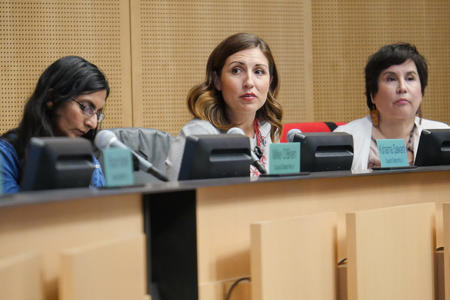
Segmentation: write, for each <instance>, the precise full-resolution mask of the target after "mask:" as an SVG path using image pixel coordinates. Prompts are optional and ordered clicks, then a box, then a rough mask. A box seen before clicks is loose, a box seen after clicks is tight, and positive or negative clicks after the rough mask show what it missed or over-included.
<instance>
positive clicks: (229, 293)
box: [225, 277, 250, 300]
mask: <svg viewBox="0 0 450 300" xmlns="http://www.w3.org/2000/svg"><path fill="white" fill-rule="evenodd" d="M244 280H248V281H250V277H241V278H239V279H237V280H236V281H235V282H233V284H232V285H231V286H230V289H229V290H228V292H227V295H226V296H225V300H230V296H231V292H232V291H233V289H234V288H235V287H236V285H238V284H239V282H241V281H244Z"/></svg>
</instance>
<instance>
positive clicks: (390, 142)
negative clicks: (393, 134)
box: [377, 139, 409, 168]
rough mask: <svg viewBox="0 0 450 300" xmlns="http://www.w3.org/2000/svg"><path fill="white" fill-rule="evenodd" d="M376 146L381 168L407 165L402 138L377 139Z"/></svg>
mask: <svg viewBox="0 0 450 300" xmlns="http://www.w3.org/2000/svg"><path fill="white" fill-rule="evenodd" d="M377 147H378V153H379V154H380V162H381V167H382V168H392V167H407V166H409V163H408V156H407V154H406V147H405V141H404V140H403V139H379V140H377Z"/></svg>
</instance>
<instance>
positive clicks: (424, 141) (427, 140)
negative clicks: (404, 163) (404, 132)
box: [414, 129, 450, 166]
mask: <svg viewBox="0 0 450 300" xmlns="http://www.w3.org/2000/svg"><path fill="white" fill-rule="evenodd" d="M414 164H415V165H416V166H438V165H450V129H424V130H422V133H421V134H420V140H419V148H418V149H417V154H416V160H415V162H414Z"/></svg>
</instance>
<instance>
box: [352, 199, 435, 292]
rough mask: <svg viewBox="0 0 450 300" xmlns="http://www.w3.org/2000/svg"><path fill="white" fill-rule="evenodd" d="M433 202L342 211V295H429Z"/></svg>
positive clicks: (432, 269)
mask: <svg viewBox="0 0 450 300" xmlns="http://www.w3.org/2000/svg"><path fill="white" fill-rule="evenodd" d="M434 215H435V204H434V203H423V204H413V205H405V206H396V207H389V208H381V209H373V210H364V211H358V212H353V213H348V214H347V216H346V219H347V245H348V263H347V272H348V273H347V282H348V300H372V299H373V300H379V299H383V300H398V299H408V300H434V299H435V298H434V297H435V291H434V257H433V256H434V252H435V251H434V249H435V245H434V244H435V242H434V234H435V233H434V229H435V228H434V227H435V224H434Z"/></svg>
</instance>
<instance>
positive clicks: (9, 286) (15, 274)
mask: <svg viewBox="0 0 450 300" xmlns="http://www.w3.org/2000/svg"><path fill="white" fill-rule="evenodd" d="M43 297H44V293H43V288H42V281H41V260H40V257H39V255H37V254H36V253H33V252H24V253H22V254H18V255H14V256H8V257H4V258H1V259H0V298H1V299H7V300H43V299H44V298H43Z"/></svg>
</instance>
